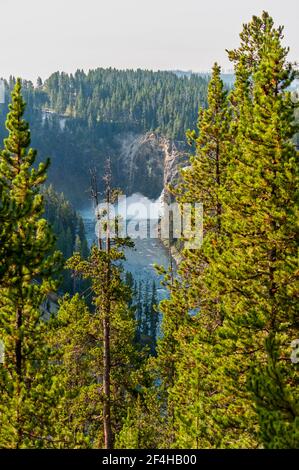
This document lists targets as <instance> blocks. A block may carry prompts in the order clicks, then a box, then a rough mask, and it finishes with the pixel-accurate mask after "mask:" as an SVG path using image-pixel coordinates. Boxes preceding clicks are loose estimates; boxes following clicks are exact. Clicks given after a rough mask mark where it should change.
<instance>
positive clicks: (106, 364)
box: [103, 161, 113, 449]
mask: <svg viewBox="0 0 299 470" xmlns="http://www.w3.org/2000/svg"><path fill="white" fill-rule="evenodd" d="M105 183H106V203H107V228H106V253H107V278H106V305H105V316H104V319H103V333H104V349H103V391H104V404H103V424H104V445H105V449H113V433H112V426H111V384H110V373H111V359H110V313H111V296H110V280H111V279H110V278H111V272H110V271H111V266H110V257H109V253H110V247H111V239H110V237H111V235H110V218H109V216H110V214H109V211H110V200H111V168H110V161H108V166H107V171H106V175H105Z"/></svg>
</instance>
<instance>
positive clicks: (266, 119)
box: [211, 13, 299, 448]
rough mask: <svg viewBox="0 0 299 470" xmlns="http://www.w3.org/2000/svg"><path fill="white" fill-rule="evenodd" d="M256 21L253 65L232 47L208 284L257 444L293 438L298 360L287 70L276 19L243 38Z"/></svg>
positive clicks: (293, 442) (294, 184)
mask: <svg viewBox="0 0 299 470" xmlns="http://www.w3.org/2000/svg"><path fill="white" fill-rule="evenodd" d="M261 21H262V23H263V28H262V30H261V31H260V32H259V33H258V37H257V36H255V39H256V42H257V44H254V46H255V48H254V49H253V50H251V51H250V54H252V53H255V54H256V57H257V61H256V63H255V64H254V66H253V65H252V62H251V61H250V60H248V59H249V57H250V54H248V47H246V46H247V42H245V44H243V43H242V44H241V47H240V49H239V50H238V51H235V52H234V53H232V57H233V58H234V60H236V69H237V72H238V74H239V78H241V77H242V76H243V80H241V79H239V81H238V82H237V83H236V89H235V91H234V93H233V106H234V114H235V115H236V116H237V119H236V123H237V124H236V127H235V132H236V134H235V145H234V148H233V154H234V156H235V159H234V160H233V159H232V160H231V165H230V167H229V174H230V176H231V180H232V185H231V190H230V194H228V193H224V194H223V198H222V202H223V205H224V207H225V211H224V213H225V216H224V221H223V223H224V226H225V229H226V232H227V237H228V239H229V245H228V246H227V248H226V251H225V252H224V253H222V254H220V256H219V258H218V260H217V264H216V263H215V265H214V269H213V271H212V276H213V279H214V281H213V282H212V283H211V286H214V287H215V288H216V289H217V286H222V287H221V288H222V290H224V291H226V292H227V295H226V296H225V297H223V308H224V310H225V312H226V314H225V322H224V324H223V328H222V332H221V336H220V337H222V339H223V341H222V343H221V345H222V347H223V355H224V356H225V357H228V358H231V360H230V361H229V362H228V366H227V369H229V368H230V370H231V372H232V371H235V373H236V372H237V371H239V372H240V363H241V364H242V363H243V371H242V377H243V387H242V388H241V389H239V390H238V389H237V388H236V387H235V394H236V396H237V395H238V394H240V395H241V396H244V394H245V393H246V392H245V390H246V386H247V389H248V390H249V391H250V393H251V395H250V397H251V400H253V402H254V403H255V411H256V413H257V417H258V420H259V432H258V439H259V440H260V442H261V443H262V445H263V446H264V447H269V448H283V447H298V432H297V431H296V429H297V425H298V424H297V423H298V403H299V402H298V392H297V391H298V370H297V369H296V365H294V364H292V362H291V360H290V359H289V357H290V343H291V341H292V339H294V338H296V337H297V336H298V323H297V321H296V316H297V314H298V310H297V307H296V300H295V299H296V295H297V294H298V291H297V290H296V281H297V276H298V274H297V254H298V251H297V249H298V245H297V243H298V229H297V224H296V220H297V218H298V192H297V191H298V189H297V188H298V165H297V163H296V159H297V158H298V153H297V152H296V150H295V147H294V144H293V142H292V138H293V136H294V134H295V133H296V131H297V126H296V125H295V123H294V111H295V107H296V105H295V104H294V103H293V102H292V99H291V95H290V93H289V92H288V91H287V89H288V87H289V85H290V84H291V82H292V80H293V78H294V75H295V74H294V71H293V69H292V66H291V65H290V64H288V63H287V59H286V58H287V54H288V49H286V48H284V47H283V46H282V44H281V41H282V38H283V36H282V33H283V28H281V27H279V28H277V29H275V28H274V25H273V20H272V18H270V17H269V15H268V14H267V13H263V16H262V18H261V19H257V18H255V17H254V18H253V21H252V23H251V24H250V25H247V26H245V27H244V31H243V38H245V39H246V40H248V37H247V34H248V31H252V30H255V29H257V27H258V25H259V24H260V23H261ZM251 44H252V42H251ZM218 291H219V287H218ZM240 358H242V361H240ZM238 362H239V366H238V364H237V363H238ZM248 371H249V372H248ZM235 383H236V382H235Z"/></svg>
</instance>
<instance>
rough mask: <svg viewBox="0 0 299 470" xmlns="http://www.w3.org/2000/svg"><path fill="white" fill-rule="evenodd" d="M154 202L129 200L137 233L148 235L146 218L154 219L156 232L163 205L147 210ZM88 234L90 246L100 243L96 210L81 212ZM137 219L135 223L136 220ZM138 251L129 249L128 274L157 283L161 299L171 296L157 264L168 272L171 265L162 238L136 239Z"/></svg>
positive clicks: (138, 197)
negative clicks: (156, 267) (96, 228)
mask: <svg viewBox="0 0 299 470" xmlns="http://www.w3.org/2000/svg"><path fill="white" fill-rule="evenodd" d="M151 203H153V201H150V200H149V199H148V198H146V197H145V196H143V195H142V194H138V193H137V194H133V195H132V196H130V197H128V198H127V200H126V205H127V208H128V214H129V218H130V224H131V225H132V227H135V230H136V234H137V233H138V232H141V233H144V232H146V227H147V221H146V220H145V218H146V217H147V218H148V219H150V224H151V227H152V228H153V229H154V230H153V232H155V233H156V232H157V230H155V226H156V224H157V221H158V216H159V213H160V202H159V200H158V201H155V205H154V206H152V205H151V210H147V209H146V208H147V207H148V208H149V206H150V204H151ZM80 214H81V216H82V218H83V221H84V225H85V231H86V238H87V241H88V244H89V246H91V245H92V244H93V243H95V242H96V233H95V215H94V210H92V209H91V208H90V209H85V210H83V211H81V212H80ZM132 219H133V220H132ZM133 241H134V243H135V248H133V249H129V248H126V249H125V256H126V261H125V262H124V263H123V266H124V269H125V271H129V272H131V273H132V275H133V277H134V279H135V280H137V281H139V280H143V281H147V280H148V281H150V282H151V281H153V280H155V281H156V284H157V291H158V297H159V300H161V299H163V298H165V297H166V295H167V291H166V289H165V288H163V287H162V286H161V285H159V284H160V281H161V276H159V275H158V274H157V272H156V270H155V268H154V265H155V264H157V265H160V266H164V267H165V268H166V269H167V268H168V266H169V256H168V252H167V250H166V248H165V247H164V245H163V244H162V243H161V241H160V240H159V239H158V238H150V237H149V236H148V237H146V238H140V237H139V238H134V240H133Z"/></svg>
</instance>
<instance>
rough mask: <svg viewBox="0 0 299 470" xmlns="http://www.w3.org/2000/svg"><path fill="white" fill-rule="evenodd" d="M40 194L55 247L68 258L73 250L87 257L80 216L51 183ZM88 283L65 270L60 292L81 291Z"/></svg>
mask: <svg viewBox="0 0 299 470" xmlns="http://www.w3.org/2000/svg"><path fill="white" fill-rule="evenodd" d="M42 194H43V196H44V200H45V218H46V220H47V221H48V222H49V224H50V225H51V228H52V230H53V232H54V234H55V236H56V249H58V250H59V251H60V252H61V253H62V254H63V256H64V258H65V260H67V259H68V258H70V257H71V256H72V254H73V253H74V252H77V253H80V254H81V256H82V257H83V258H87V256H88V253H89V248H88V244H87V240H86V236H85V228H84V223H83V220H82V218H81V217H80V216H79V215H78V214H77V212H76V211H75V210H74V209H73V207H72V205H71V204H70V203H69V202H68V201H67V200H66V199H65V197H64V195H63V194H58V193H57V192H56V191H55V190H54V188H53V186H52V185H50V186H47V187H46V188H43V191H42ZM87 287H88V283H87V282H86V281H85V282H84V281H83V280H82V279H80V278H77V277H75V276H73V277H72V276H71V273H70V272H69V271H67V270H64V271H63V280H62V283H61V284H60V290H61V291H62V292H69V293H72V294H74V293H75V292H81V291H84V290H85V289H87Z"/></svg>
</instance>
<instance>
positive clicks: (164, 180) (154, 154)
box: [116, 133, 187, 199]
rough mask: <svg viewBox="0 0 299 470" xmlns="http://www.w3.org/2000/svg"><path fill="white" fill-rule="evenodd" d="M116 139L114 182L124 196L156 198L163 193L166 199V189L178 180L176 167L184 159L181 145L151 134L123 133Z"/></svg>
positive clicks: (184, 152) (184, 151)
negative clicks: (123, 191) (123, 192)
mask: <svg viewBox="0 0 299 470" xmlns="http://www.w3.org/2000/svg"><path fill="white" fill-rule="evenodd" d="M119 140H120V152H119V155H118V156H116V158H117V159H118V165H117V167H118V179H119V181H120V182H122V186H123V189H124V190H125V191H126V193H127V194H132V193H134V192H140V193H142V194H144V195H145V196H147V197H149V198H152V199H156V198H157V197H159V196H160V194H161V192H162V191H163V190H164V195H165V197H166V194H168V192H167V189H166V188H167V187H168V185H169V184H171V183H174V182H175V180H176V179H177V178H178V168H179V166H180V165H181V164H183V163H184V161H185V160H186V158H187V157H186V150H185V149H184V147H183V145H182V144H178V143H174V142H173V141H171V140H169V139H166V138H165V137H161V136H158V135H157V134H154V133H147V134H143V135H133V134H127V135H122V136H119ZM168 197H169V196H167V198H168Z"/></svg>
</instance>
